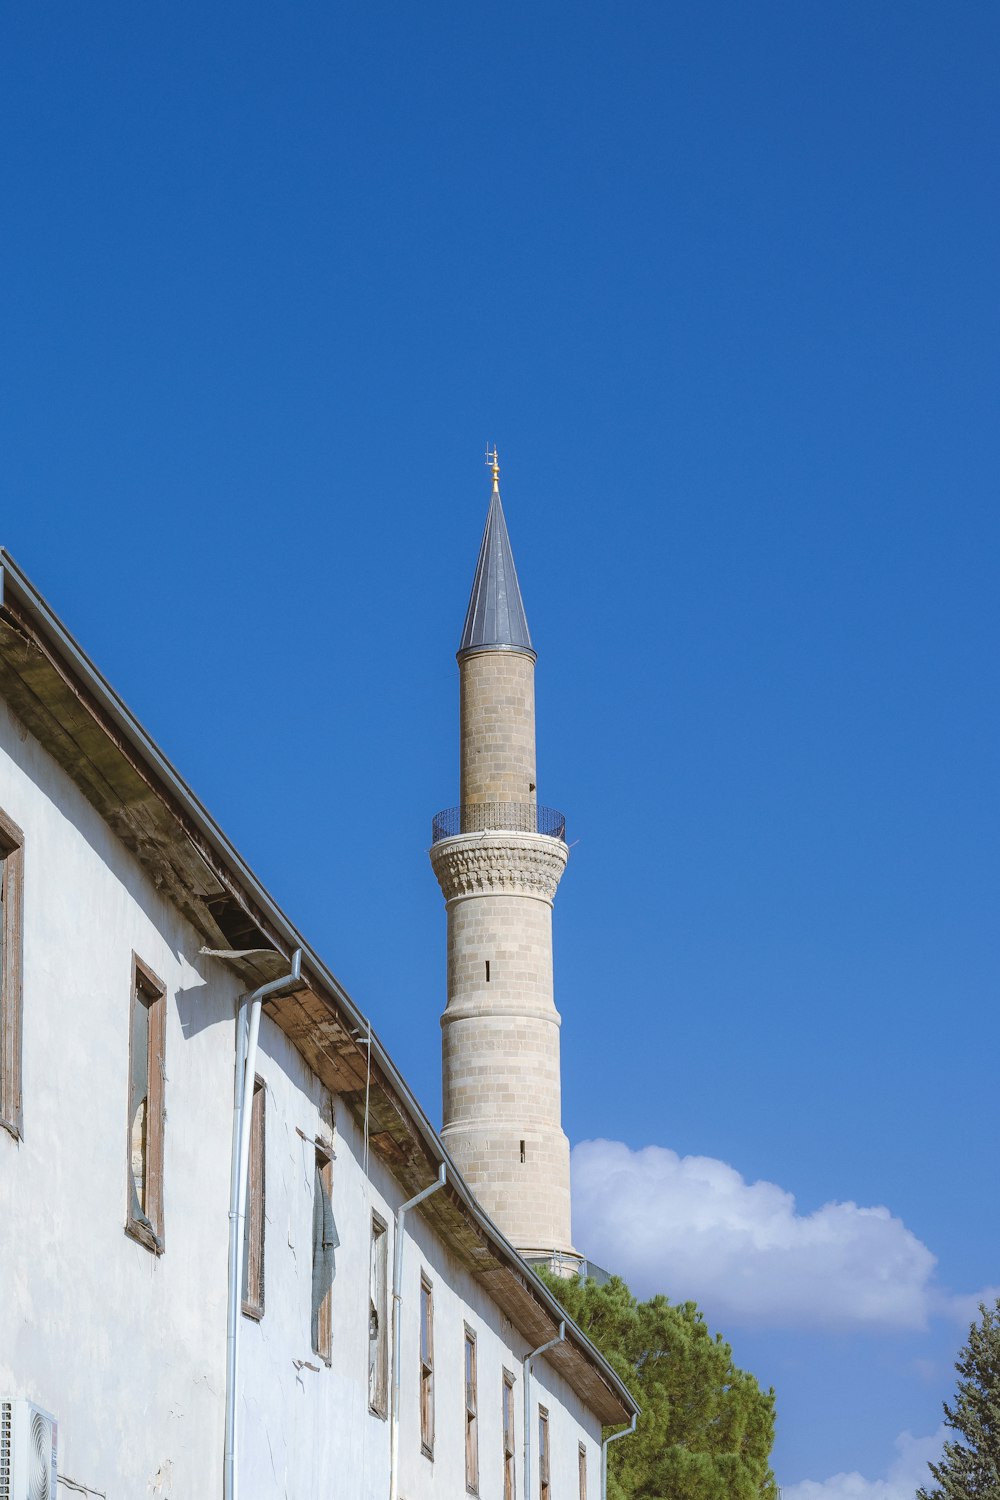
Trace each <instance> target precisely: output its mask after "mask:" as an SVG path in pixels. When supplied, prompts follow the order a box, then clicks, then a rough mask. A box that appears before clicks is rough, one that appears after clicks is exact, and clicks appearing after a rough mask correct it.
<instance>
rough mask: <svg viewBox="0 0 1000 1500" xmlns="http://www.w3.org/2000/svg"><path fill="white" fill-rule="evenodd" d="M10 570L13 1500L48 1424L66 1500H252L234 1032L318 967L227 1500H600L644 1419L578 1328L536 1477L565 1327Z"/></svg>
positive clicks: (165, 772) (245, 1481) (266, 1093)
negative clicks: (270, 987)
mask: <svg viewBox="0 0 1000 1500" xmlns="http://www.w3.org/2000/svg"><path fill="white" fill-rule="evenodd" d="M0 570H2V585H3V594H2V603H0V697H2V699H3V702H2V704H0V813H2V816H0V864H2V872H3V875H2V914H0V921H2V938H3V944H2V964H0V1121H2V1124H3V1127H4V1128H0V1497H2V1500H8V1496H9V1500H28V1497H29V1496H30V1497H31V1500H45V1497H48V1500H55V1491H52V1492H51V1493H50V1491H49V1490H47V1489H45V1488H37V1489H30V1488H25V1489H24V1491H23V1493H22V1490H21V1489H20V1488H19V1486H20V1485H21V1484H22V1482H24V1481H23V1471H19V1470H17V1469H16V1468H10V1461H9V1456H8V1460H7V1462H8V1472H7V1474H6V1476H5V1474H4V1468H3V1466H4V1462H5V1459H4V1449H3V1443H4V1420H5V1419H6V1420H7V1421H8V1423H9V1422H11V1421H13V1422H15V1423H16V1422H17V1421H19V1420H20V1415H19V1414H20V1413H22V1412H23V1411H24V1409H25V1408H24V1407H23V1406H22V1405H20V1404H19V1403H21V1402H24V1401H30V1402H33V1403H36V1404H37V1406H39V1407H41V1408H43V1409H44V1410H45V1411H47V1412H50V1413H52V1414H53V1415H54V1416H55V1418H56V1419H57V1422H58V1449H57V1454H58V1460H57V1461H58V1473H59V1475H60V1476H62V1477H61V1478H60V1480H59V1484H58V1494H59V1496H60V1497H65V1496H66V1495H69V1494H80V1493H83V1494H92V1495H98V1496H105V1497H107V1500H142V1497H145V1496H157V1497H173V1500H214V1497H220V1496H222V1495H223V1493H224V1469H225V1462H224V1455H225V1451H226V1446H227V1444H226V1434H227V1424H226V1393H227V1308H228V1304H229V1297H228V1292H227V1288H228V1285H229V1277H228V1242H229V1225H230V1218H229V1215H230V1197H231V1157H232V1143H233V1118H234V1067H237V1049H238V1047H240V1046H241V1040H240V1039H241V1036H242V1037H245V1032H241V1030H240V1025H239V1022H238V1019H237V1018H238V1014H239V1015H245V1014H246V1007H245V1006H244V1007H242V1008H241V1007H240V1000H241V997H244V996H246V994H247V992H248V991H251V990H254V989H256V988H257V987H258V986H260V985H262V984H265V983H267V982H269V981H273V980H276V979H278V978H280V977H281V976H286V975H288V974H290V973H291V972H292V971H293V955H294V954H295V952H296V950H299V952H300V953H301V971H300V975H299V977H298V978H297V979H294V980H291V981H290V982H289V983H288V984H287V985H285V986H284V988H283V990H281V991H280V992H279V996H278V998H275V999H273V1000H270V1001H265V1003H264V1006H263V1018H262V1020H261V1024H260V1038H259V1050H258V1052H257V1056H256V1061H255V1062H254V1064H253V1072H254V1074H255V1075H256V1077H257V1078H259V1080H260V1086H259V1088H258V1090H257V1092H256V1093H255V1101H254V1111H253V1116H252V1128H251V1130H250V1163H251V1165H250V1193H249V1200H250V1208H249V1215H248V1226H247V1230H246V1238H245V1244H246V1247H247V1250H246V1253H247V1266H246V1268H245V1270H244V1274H243V1278H242V1284H241V1286H239V1287H238V1289H237V1290H238V1293H239V1294H240V1295H242V1296H244V1297H245V1298H246V1301H245V1302H244V1306H245V1307H246V1309H247V1310H246V1311H245V1312H242V1313H241V1314H239V1315H238V1316H237V1317H236V1318H235V1320H234V1321H235V1324H236V1325H238V1328H239V1343H238V1354H237V1363H236V1376H235V1383H234V1386H233V1389H234V1393H235V1395H234V1409H235V1412H236V1419H237V1434H238V1448H237V1452H236V1455H235V1464H234V1468H233V1472H234V1475H235V1480H234V1482H233V1483H232V1484H231V1485H228V1486H227V1492H228V1494H229V1496H231V1497H232V1500H236V1496H237V1494H238V1496H239V1500H265V1497H291V1500H306V1497H310V1500H311V1497H313V1496H330V1497H343V1500H368V1497H375V1496H378V1497H380V1500H382V1497H388V1496H391V1495H392V1496H394V1495H396V1494H398V1496H399V1497H401V1500H429V1497H432V1496H436V1497H438V1500H443V1497H447V1500H452V1497H458V1496H462V1495H465V1494H466V1493H468V1492H470V1491H471V1492H472V1493H474V1494H478V1495H479V1496H481V1497H482V1500H508V1497H511V1500H512V1497H513V1496H514V1495H516V1496H517V1497H518V1500H524V1497H529V1496H535V1497H537V1500H579V1497H581V1496H584V1495H585V1496H586V1497H587V1500H596V1497H597V1496H599V1494H600V1456H601V1438H602V1427H607V1426H612V1425H619V1424H621V1423H625V1422H628V1421H629V1420H630V1419H631V1418H632V1417H633V1415H634V1413H635V1404H634V1402H633V1401H632V1399H631V1397H630V1396H629V1394H628V1392H627V1391H626V1389H625V1388H624V1386H623V1385H622V1384H621V1382H620V1381H619V1380H618V1378H617V1377H616V1376H615V1374H614V1372H613V1371H612V1370H611V1369H610V1367H609V1366H608V1365H607V1363H606V1362H605V1361H604V1360H603V1359H602V1358H601V1357H600V1356H599V1355H598V1354H597V1352H596V1351H595V1350H594V1348H593V1347H592V1346H591V1345H590V1344H589V1342H588V1341H587V1339H586V1338H585V1337H584V1336H583V1334H582V1333H580V1332H579V1330H577V1329H575V1328H574V1327H573V1326H572V1325H570V1324H567V1325H566V1327H565V1337H564V1338H563V1340H562V1341H561V1342H558V1343H556V1344H555V1345H554V1346H553V1347H552V1348H551V1349H550V1350H549V1351H548V1352H547V1353H546V1354H545V1355H544V1356H541V1357H539V1358H538V1359H537V1361H536V1362H535V1367H534V1375H533V1377H532V1380H531V1387H530V1403H529V1406H530V1411H529V1422H528V1435H529V1436H530V1443H531V1452H530V1455H529V1457H528V1460H527V1471H526V1468H525V1451H524V1440H525V1436H526V1433H525V1424H524V1381H525V1366H524V1363H523V1361H524V1359H525V1356H526V1355H527V1354H529V1353H530V1351H532V1350H533V1349H535V1348H537V1347H538V1346H540V1345H543V1344H545V1343H547V1342H548V1341H549V1340H552V1339H555V1338H557V1336H558V1333H559V1324H560V1318H561V1312H560V1309H559V1307H558V1304H557V1303H556V1302H555V1301H554V1299H553V1298H552V1297H551V1296H550V1295H549V1294H548V1292H547V1291H546V1290H545V1288H544V1287H543V1286H542V1285H541V1283H540V1282H538V1281H537V1279H536V1278H535V1277H534V1276H533V1275H532V1274H531V1272H530V1271H529V1270H528V1268H527V1267H526V1265H525V1264H524V1262H523V1261H522V1260H521V1259H520V1258H519V1256H518V1254H517V1253H516V1251H515V1250H514V1249H513V1248H512V1247H511V1246H510V1244H508V1242H507V1241H506V1240H505V1239H504V1237H503V1235H502V1234H501V1233H500V1231H499V1230H498V1229H497V1228H496V1226H495V1225H494V1224H493V1223H492V1222H491V1221H490V1220H489V1218H488V1217H487V1216H486V1214H485V1213H484V1211H483V1210H482V1208H481V1207H480V1206H479V1205H478V1203H477V1202H476V1200H475V1198H474V1197H473V1196H472V1193H471V1192H470V1190H469V1188H468V1187H467V1186H466V1185H465V1183H464V1182H463V1180H462V1178H461V1176H460V1175H459V1173H458V1171H457V1170H456V1168H455V1166H454V1165H453V1164H452V1162H451V1160H450V1158H449V1157H448V1154H447V1152H446V1150H445V1148H444V1146H443V1145H442V1142H441V1140H440V1138H439V1137H438V1135H437V1134H436V1133H435V1131H434V1130H433V1129H432V1127H431V1126H430V1124H429V1123H428V1121H427V1119H426V1117H425V1116H424V1114H423V1112H422V1111H421V1109H420V1107H419V1105H418V1104H417V1102H416V1101H415V1100H414V1098H413V1097H412V1095H411V1093H410V1091H409V1089H408V1088H407V1085H406V1083H405V1081H404V1080H403V1079H402V1078H401V1077H400V1075H399V1073H398V1072H397V1070H396V1068H395V1067H394V1065H393V1063H392V1061H391V1059H390V1058H389V1057H388V1056H387V1054H386V1052H385V1050H384V1048H383V1047H382V1045H381V1044H380V1042H379V1041H378V1038H377V1036H375V1034H374V1033H373V1032H371V1031H370V1028H369V1023H368V1021H367V1020H366V1018H365V1017H364V1016H363V1015H362V1014H361V1012H360V1011H359V1010H358V1008H357V1007H356V1006H355V1005H354V1003H353V1002H352V1000H351V999H350V997H349V996H347V995H346V994H345V993H344V991H343V989H342V988H341V986H340V985H339V984H338V983H337V981H336V979H335V978H334V977H333V975H332V974H331V972H330V971H329V969H328V968H327V967H326V966H325V964H324V963H323V961H322V960H321V959H320V958H319V957H318V955H316V954H315V953H314V952H313V951H312V950H311V949H310V948H309V947H308V945H307V944H306V943H305V941H304V940H303V938H302V937H301V936H300V935H299V933H298V932H297V931H296V930H295V928H294V926H293V925H292V923H291V922H290V921H289V920H288V918H287V917H285V915H284V914H283V913H282V912H281V911H280V910H279V909H278V907H277V906H276V905H275V903H274V902H273V901H272V899H271V898H270V896H269V895H268V894H267V892H266V891H265V890H264V889H263V887H262V886H261V885H260V883H259V882H258V881H257V880H256V878H255V877H254V876H253V874H252V873H251V871H250V870H248V869H247V867H246V866H245V865H244V863H243V862H242V861H241V859H240V858H239V856H238V855H237V854H236V852H235V850H234V849H233V848H232V846H231V845H230V844H229V843H228V842H227V840H226V839H225V837H224V835H223V834H222V833H221V832H220V830H219V829H218V828H217V827H216V825H215V824H214V823H213V821H212V819H211V818H210V816H209V815H208V813H207V812H206V811H205V809H204V808H203V807H202V806H201V804H200V803H199V802H198V801H197V799H196V798H195V796H194V795H193V793H192V792H191V791H190V790H189V789H188V788H187V787H186V786H185V784H184V783H183V782H182V781H181V779H180V778H179V776H178V775H177V773H176V772H175V771H174V770H173V769H172V768H171V766H170V765H169V764H168V763H167V761H166V760H165V758H164V756H163V755H162V754H161V752H160V751H159V750H158V749H157V748H156V746H155V745H154V744H153V743H152V741H151V740H150V739H149V737H148V736H147V735H146V734H145V732H144V731H143V730H142V728H141V727H140V726H139V725H138V724H137V722H136V721H135V719H134V718H133V717H132V716H131V714H130V713H129V711H128V710H127V708H126V707H125V706H124V704H123V703H122V702H121V700H120V699H119V698H117V696H116V695H115V694H114V692H113V691H112V690H111V688H110V687H109V686H108V684H107V683H106V682H105V681H104V680H103V678H102V677H101V676H100V674H99V673H98V672H97V670H96V669H95V668H94V667H93V666H92V664H91V663H90V662H89V661H88V660H87V658H86V657H85V656H84V655H83V653H82V652H81V650H80V649H79V647H78V646H77V645H76V644H75V643H74V641H73V640H72V638H71V637H70V636H69V634H68V633H67V632H66V630H65V628H64V627H63V626H62V625H61V624H60V622H59V621H58V620H57V619H56V618H55V616H54V615H53V614H52V612H51V610H50V609H49V608H48V606H47V605H46V604H45V602H44V601H43V600H42V599H41V598H40V596H39V595H38V594H37V593H36V592H35V591H34V589H33V588H32V586H31V585H30V584H29V583H28V581H27V580H26V578H25V577H24V575H23V574H22V573H21V572H20V571H19V570H18V568H17V567H16V565H15V564H14V563H13V561H12V560H11V559H10V558H9V557H8V556H7V554H6V553H0ZM206 948H208V949H212V950H219V951H220V952H222V953H223V954H224V955H228V956H211V955H209V954H206V953H205V952H203V950H204V949H206ZM240 955H242V956H240ZM442 1169H443V1174H444V1183H443V1185H442V1186H439V1187H437V1189H436V1190H435V1191H434V1192H432V1193H431V1195H430V1196H428V1197H427V1198H425V1199H424V1201H423V1202H422V1203H421V1204H420V1206H419V1207H417V1208H413V1209H412V1210H410V1211H409V1213H408V1214H407V1216H406V1222H405V1230H404V1231H403V1233H402V1235H400V1234H399V1232H398V1220H397V1215H398V1214H399V1210H400V1208H401V1206H402V1205H403V1204H404V1203H405V1202H406V1201H407V1200H409V1199H411V1198H412V1197H413V1196H415V1195H416V1194H418V1193H420V1192H422V1191H423V1190H425V1189H427V1188H430V1187H432V1186H433V1185H434V1184H435V1183H439V1182H440V1179H441V1174H442ZM331 1209H332V1213H331ZM234 1244H235V1245H236V1248H237V1254H238V1252H239V1249H240V1248H241V1245H240V1240H239V1239H238V1238H234ZM402 1245H405V1257H404V1258H403V1261H402V1276H401V1282H400V1301H399V1304H398V1307H399V1329H400V1332H399V1340H398V1361H399V1363H398V1369H399V1401H398V1406H397V1408H396V1413H397V1418H398V1464H397V1470H396V1475H395V1480H394V1479H393V1476H392V1475H391V1473H390V1470H391V1448H392V1444H391V1431H392V1428H393V1421H392V1420H391V1415H390V1409H391V1407H392V1406H393V1401H392V1389H391V1387H392V1383H393V1382H392V1369H393V1353H394V1350H393V1339H392V1326H391V1323H392V1320H391V1304H392V1275H393V1265H394V1253H395V1251H396V1249H398V1247H399V1246H402ZM261 1257H262V1264H261ZM331 1270H333V1271H334V1274H333V1277H332V1282H331V1280H330V1273H331ZM233 1285H234V1286H236V1282H235V1281H234V1283H233ZM470 1340H471V1343H470ZM470 1360H471V1362H472V1363H471V1365H470V1366H469V1369H468V1378H467V1364H468V1363H469V1361H470ZM505 1392H506V1396H505ZM505 1407H506V1413H507V1432H506V1436H505V1431H504V1413H505ZM545 1413H547V1444H548V1469H549V1479H548V1483H547V1487H546V1484H545V1483H544V1482H543V1474H542V1472H541V1470H542V1468H543V1467H544V1466H543V1462H542V1455H541V1454H540V1452H539V1437H540V1428H539V1421H540V1415H544V1414H545ZM7 1436H8V1438H9V1437H10V1433H9V1432H8V1434H7ZM20 1437H23V1434H20ZM14 1438H15V1447H16V1446H17V1442H18V1441H19V1431H15V1432H14ZM21 1446H22V1452H21V1453H20V1455H19V1454H18V1453H17V1452H15V1454H14V1456H13V1459H14V1464H15V1465H16V1464H17V1463H19V1462H22V1461H23V1460H24V1458H25V1456H26V1455H25V1453H24V1452H23V1442H22V1444H21ZM45 1473H46V1469H45V1466H44V1465H42V1466H41V1467H40V1468H39V1469H38V1471H37V1473H35V1476H34V1478H35V1482H36V1483H37V1484H38V1485H41V1484H42V1483H43V1481H44V1480H45ZM5 1485H6V1488H5Z"/></svg>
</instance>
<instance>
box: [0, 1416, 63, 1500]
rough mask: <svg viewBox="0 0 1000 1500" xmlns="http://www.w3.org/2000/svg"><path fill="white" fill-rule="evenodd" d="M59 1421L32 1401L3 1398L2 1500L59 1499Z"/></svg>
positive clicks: (0, 1434) (0, 1426) (0, 1422)
mask: <svg viewBox="0 0 1000 1500" xmlns="http://www.w3.org/2000/svg"><path fill="white" fill-rule="evenodd" d="M58 1435H59V1424H58V1423H57V1422H56V1419H55V1417H53V1416H50V1414H49V1413H48V1412H47V1411H42V1408H41V1407H40V1406H35V1404H34V1402H32V1401H0V1500H56V1457H57V1439H58Z"/></svg>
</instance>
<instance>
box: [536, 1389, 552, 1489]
mask: <svg viewBox="0 0 1000 1500" xmlns="http://www.w3.org/2000/svg"><path fill="white" fill-rule="evenodd" d="M538 1500H552V1491H551V1490H550V1489H549V1414H548V1412H547V1411H546V1410H545V1407H544V1406H540V1407H539V1408H538Z"/></svg>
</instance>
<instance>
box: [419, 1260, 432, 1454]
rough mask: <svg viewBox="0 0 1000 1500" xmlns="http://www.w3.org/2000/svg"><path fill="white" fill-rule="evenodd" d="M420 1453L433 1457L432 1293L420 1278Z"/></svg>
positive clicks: (427, 1284)
mask: <svg viewBox="0 0 1000 1500" xmlns="http://www.w3.org/2000/svg"><path fill="white" fill-rule="evenodd" d="M420 1451H421V1452H422V1453H425V1454H426V1455H427V1457H428V1458H433V1457H434V1293H433V1290H432V1289H431V1284H430V1282H429V1281H428V1280H427V1278H426V1277H425V1276H421V1278H420Z"/></svg>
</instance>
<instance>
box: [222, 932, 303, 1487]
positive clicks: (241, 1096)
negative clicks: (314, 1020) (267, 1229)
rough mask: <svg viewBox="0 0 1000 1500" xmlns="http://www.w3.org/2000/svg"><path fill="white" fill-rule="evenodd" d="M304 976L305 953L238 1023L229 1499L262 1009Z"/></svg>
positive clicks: (226, 1466) (235, 1476) (250, 1002)
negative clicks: (251, 1134)
mask: <svg viewBox="0 0 1000 1500" xmlns="http://www.w3.org/2000/svg"><path fill="white" fill-rule="evenodd" d="M301 974H302V949H301V948H296V950H295V952H294V954H293V955H292V968H291V972H290V973H288V974H285V975H284V976H283V977H282V978H281V979H272V980H271V982H270V984H262V985H261V986H260V988H259V989H256V990H254V992H253V994H252V995H243V996H241V998H240V1009H239V1015H238V1017H237V1021H236V1069H235V1077H234V1081H233V1157H232V1168H231V1172H230V1183H229V1285H228V1298H227V1304H228V1305H227V1310H226V1451H225V1458H224V1461H223V1493H224V1496H225V1500H237V1495H238V1492H239V1473H238V1470H237V1467H236V1451H237V1450H236V1373H237V1369H238V1365H239V1336H240V1303H241V1300H242V1298H241V1285H240V1284H241V1282H242V1280H243V1276H242V1271H243V1226H244V1223H245V1221H246V1211H247V1178H248V1176H249V1164H250V1125H251V1119H252V1112H253V1081H254V1070H255V1068H256V1065H257V1037H258V1035H259V1033H260V1008H261V1006H262V1004H263V1003H264V1001H265V1000H276V999H277V998H278V997H279V995H280V993H281V992H282V991H288V990H290V989H297V988H298V987H299V981H300V977H301Z"/></svg>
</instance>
